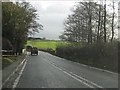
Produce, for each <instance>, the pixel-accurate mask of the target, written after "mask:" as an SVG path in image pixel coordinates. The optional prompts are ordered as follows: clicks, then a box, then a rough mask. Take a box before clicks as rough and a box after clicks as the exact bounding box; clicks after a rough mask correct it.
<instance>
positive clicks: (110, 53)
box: [56, 42, 120, 71]
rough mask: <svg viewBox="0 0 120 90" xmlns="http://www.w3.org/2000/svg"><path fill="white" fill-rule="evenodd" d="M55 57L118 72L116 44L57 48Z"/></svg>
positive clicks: (73, 45) (74, 45) (72, 45)
mask: <svg viewBox="0 0 120 90" xmlns="http://www.w3.org/2000/svg"><path fill="white" fill-rule="evenodd" d="M119 46H120V45H119ZM56 55H57V56H60V57H63V58H66V59H69V60H72V61H76V62H80V63H84V64H88V65H92V66H96V67H100V68H103V69H109V70H112V71H117V70H118V65H117V64H118V42H112V43H111V42H110V43H99V44H96V43H94V44H92V45H82V46H81V45H76V44H71V45H67V46H60V45H59V46H58V47H57V48H56Z"/></svg>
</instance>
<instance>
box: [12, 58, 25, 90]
mask: <svg viewBox="0 0 120 90" xmlns="http://www.w3.org/2000/svg"><path fill="white" fill-rule="evenodd" d="M26 64H27V60H26V61H25V63H24V65H23V67H22V69H21V71H20V73H19V76H18V77H17V78H16V79H15V82H14V84H13V86H12V88H13V89H14V88H16V86H17V84H18V82H19V80H20V77H21V75H22V73H23V71H24V68H25V66H26Z"/></svg>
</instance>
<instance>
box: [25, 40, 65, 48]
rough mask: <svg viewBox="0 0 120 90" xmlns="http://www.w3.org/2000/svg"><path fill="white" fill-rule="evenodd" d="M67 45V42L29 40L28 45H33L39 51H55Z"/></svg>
mask: <svg viewBox="0 0 120 90" xmlns="http://www.w3.org/2000/svg"><path fill="white" fill-rule="evenodd" d="M61 44H62V45H66V44H67V42H64V41H55V40H28V41H27V44H26V45H32V46H33V47H37V48H39V49H48V48H50V49H53V50H55V49H56V47H57V46H58V45H61Z"/></svg>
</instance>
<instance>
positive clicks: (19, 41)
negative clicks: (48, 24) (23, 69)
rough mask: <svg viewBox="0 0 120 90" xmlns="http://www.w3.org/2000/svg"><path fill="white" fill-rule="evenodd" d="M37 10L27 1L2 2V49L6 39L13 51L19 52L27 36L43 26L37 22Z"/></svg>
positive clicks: (4, 46) (4, 47)
mask: <svg viewBox="0 0 120 90" xmlns="http://www.w3.org/2000/svg"><path fill="white" fill-rule="evenodd" d="M37 20H38V15H37V10H36V9H35V8H34V7H33V6H32V5H31V4H29V3H27V2H22V3H19V2H16V3H13V2H2V38H3V39H2V41H3V47H2V49H6V48H8V47H6V46H7V45H5V44H6V43H4V42H5V41H8V40H9V42H10V43H11V45H12V49H13V51H14V52H15V53H19V54H21V52H22V49H23V48H24V45H25V43H26V41H27V36H28V35H29V34H32V33H33V32H38V31H39V30H41V29H42V28H43V26H42V25H41V24H39V23H38V22H37Z"/></svg>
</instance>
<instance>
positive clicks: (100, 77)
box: [13, 51, 118, 88]
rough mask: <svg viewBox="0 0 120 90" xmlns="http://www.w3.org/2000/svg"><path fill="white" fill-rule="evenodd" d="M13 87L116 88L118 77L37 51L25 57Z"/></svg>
mask: <svg viewBox="0 0 120 90" xmlns="http://www.w3.org/2000/svg"><path fill="white" fill-rule="evenodd" d="M26 60H27V61H26V63H25V64H24V65H23V68H22V70H21V72H20V74H19V76H18V77H17V78H16V80H15V82H14V85H13V88H117V87H118V75H117V74H115V73H109V72H103V71H100V70H97V69H94V68H90V67H88V66H85V65H82V64H78V63H74V62H71V61H68V60H65V59H62V58H59V57H56V56H53V55H51V54H49V53H45V52H42V51H39V55H38V56H31V55H28V57H27V58H26Z"/></svg>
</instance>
